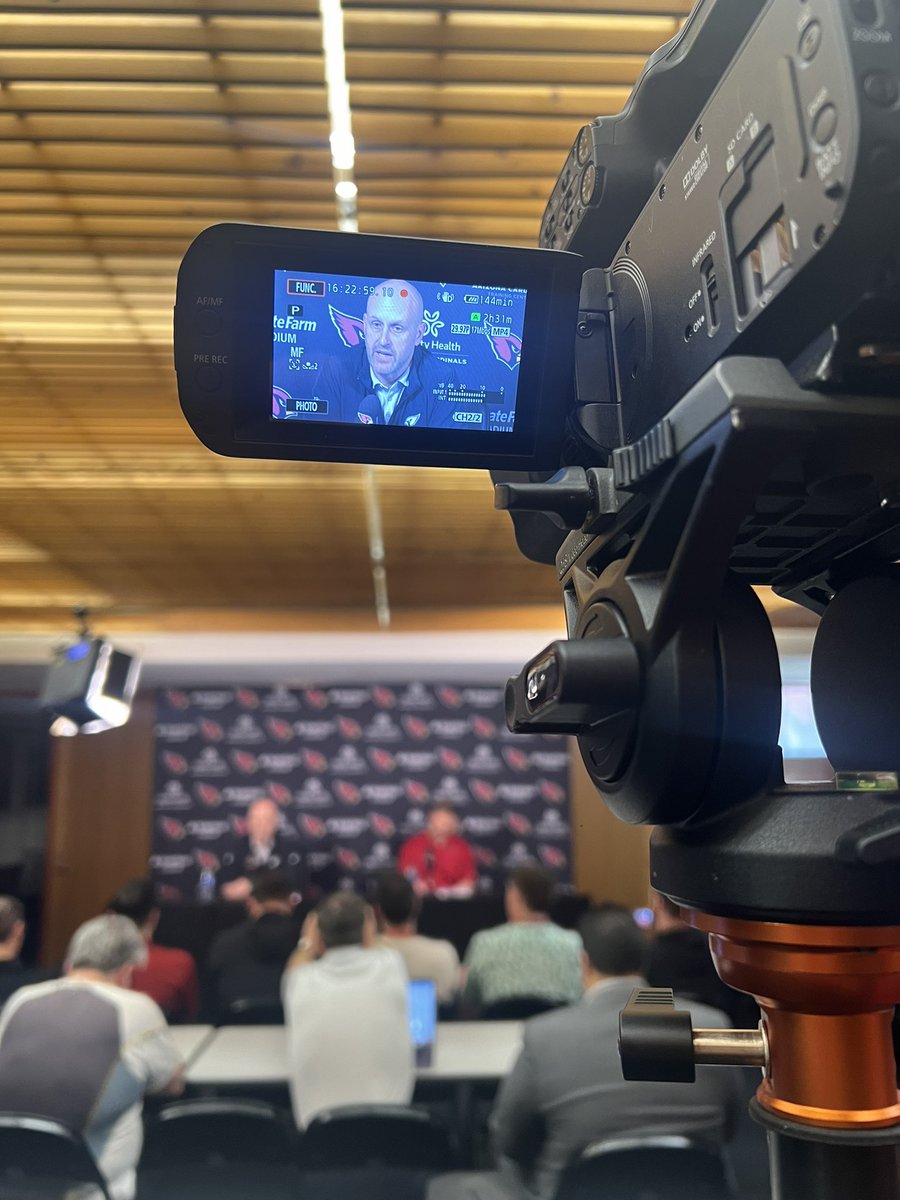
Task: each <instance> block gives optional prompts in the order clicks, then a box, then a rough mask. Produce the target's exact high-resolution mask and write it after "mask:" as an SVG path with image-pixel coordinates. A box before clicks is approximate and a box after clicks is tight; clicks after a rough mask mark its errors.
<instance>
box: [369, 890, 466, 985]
mask: <svg viewBox="0 0 900 1200" xmlns="http://www.w3.org/2000/svg"><path fill="white" fill-rule="evenodd" d="M375 907H376V909H377V912H378V917H379V921H380V924H381V937H380V938H379V941H378V944H379V945H380V946H388V947H390V948H391V949H392V950H396V951H397V953H398V954H399V955H400V957H401V958H402V959H403V961H404V963H405V964H406V970H407V973H408V975H409V977H410V979H431V980H433V981H434V986H435V988H436V990H437V998H438V1003H440V1004H452V1003H453V1001H454V999H455V998H456V993H457V991H458V990H459V955H458V954H457V953H456V947H455V946H454V945H452V943H450V942H446V941H444V940H443V939H441V938H430V937H423V936H422V934H420V933H417V932H416V920H417V918H418V915H419V910H420V908H421V907H422V903H421V900H420V899H419V898H418V896H416V893H415V891H414V890H413V886H412V884H411V883H410V882H409V880H408V879H407V878H406V877H405V876H404V875H401V874H400V873H399V872H398V871H385V872H383V873H382V875H380V876H379V879H378V888H377V891H376V895H375Z"/></svg>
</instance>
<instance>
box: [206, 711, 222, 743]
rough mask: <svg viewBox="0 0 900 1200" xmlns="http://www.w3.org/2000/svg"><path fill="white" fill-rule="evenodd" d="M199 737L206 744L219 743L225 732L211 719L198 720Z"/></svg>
mask: <svg viewBox="0 0 900 1200" xmlns="http://www.w3.org/2000/svg"><path fill="white" fill-rule="evenodd" d="M200 736H201V737H202V738H205V739H206V741H208V742H221V740H222V738H223V737H224V736H225V730H224V729H223V728H222V726H221V725H220V724H219V722H218V721H214V720H213V719H212V717H201V718H200Z"/></svg>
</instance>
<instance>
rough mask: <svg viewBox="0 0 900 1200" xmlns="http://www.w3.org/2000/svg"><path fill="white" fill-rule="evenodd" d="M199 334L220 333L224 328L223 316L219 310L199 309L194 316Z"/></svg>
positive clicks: (195, 326)
mask: <svg viewBox="0 0 900 1200" xmlns="http://www.w3.org/2000/svg"><path fill="white" fill-rule="evenodd" d="M194 328H195V329H196V331H197V333H204V334H212V333H218V332H219V330H220V329H221V328H222V314H221V312H220V311H219V310H218V309H217V308H199V309H197V312H196V314H195V316H194Z"/></svg>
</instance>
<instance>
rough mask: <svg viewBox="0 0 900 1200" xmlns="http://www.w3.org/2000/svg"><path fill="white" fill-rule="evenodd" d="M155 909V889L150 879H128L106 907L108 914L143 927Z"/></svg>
mask: <svg viewBox="0 0 900 1200" xmlns="http://www.w3.org/2000/svg"><path fill="white" fill-rule="evenodd" d="M156 907H157V900H156V888H155V887H154V885H153V880H152V879H129V881H128V882H127V883H126V884H123V886H122V887H120V888H119V890H118V891H117V892H116V894H115V895H114V896H113V898H112V900H110V902H109V904H108V905H107V908H108V909H109V911H110V912H113V913H119V914H120V916H123V917H128V918H129V919H130V920H132V921H134V923H135V925H143V924H144V923H145V922H146V920H147V918H148V917H149V916H150V914H151V913H152V912H153V910H154V909H155V908H156Z"/></svg>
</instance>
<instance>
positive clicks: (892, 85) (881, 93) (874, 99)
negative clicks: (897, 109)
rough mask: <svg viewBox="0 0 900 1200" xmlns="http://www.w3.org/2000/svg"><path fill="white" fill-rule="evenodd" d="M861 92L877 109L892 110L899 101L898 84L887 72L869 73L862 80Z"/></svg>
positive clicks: (899, 88)
mask: <svg viewBox="0 0 900 1200" xmlns="http://www.w3.org/2000/svg"><path fill="white" fill-rule="evenodd" d="M863 91H864V92H865V93H866V98H867V99H868V100H870V101H871V103H872V104H874V105H875V106H876V107H877V108H893V106H894V105H895V104H896V103H897V100H898V99H900V84H898V83H897V77H896V75H891V74H890V73H889V72H888V71H870V72H869V74H868V75H867V76H866V77H865V79H864V80H863Z"/></svg>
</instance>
